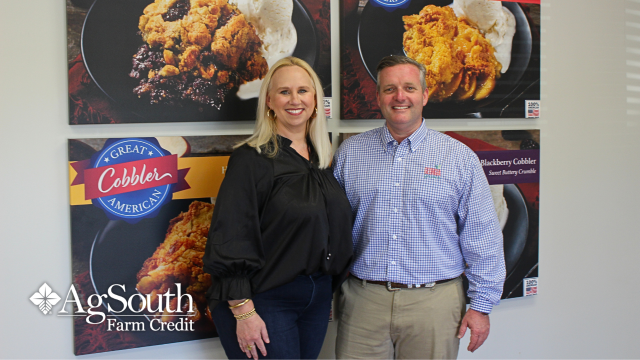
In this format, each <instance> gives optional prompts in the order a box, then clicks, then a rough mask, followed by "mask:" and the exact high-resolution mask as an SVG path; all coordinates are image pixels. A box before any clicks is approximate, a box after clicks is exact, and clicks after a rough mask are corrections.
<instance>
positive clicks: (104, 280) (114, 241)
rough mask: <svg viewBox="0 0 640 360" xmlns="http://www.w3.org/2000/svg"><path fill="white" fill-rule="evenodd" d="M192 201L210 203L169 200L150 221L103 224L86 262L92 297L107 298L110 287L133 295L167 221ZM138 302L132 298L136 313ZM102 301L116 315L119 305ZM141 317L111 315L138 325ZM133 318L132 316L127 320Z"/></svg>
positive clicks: (159, 242) (138, 315) (108, 300)
mask: <svg viewBox="0 0 640 360" xmlns="http://www.w3.org/2000/svg"><path fill="white" fill-rule="evenodd" d="M195 200H199V201H202V202H210V201H209V199H208V198H207V199H188V200H173V201H170V202H168V203H167V204H166V205H165V206H164V207H163V208H162V210H160V213H159V214H158V216H156V217H154V218H151V219H143V220H142V221H140V222H138V223H136V224H129V223H127V222H125V221H122V220H118V221H110V222H109V223H107V225H106V226H105V228H104V229H103V230H101V231H99V232H98V234H97V235H96V237H95V240H94V242H93V246H92V247H91V256H90V259H89V266H90V267H89V269H90V274H91V282H92V283H93V286H94V289H95V291H96V294H98V295H103V294H107V291H108V289H109V287H110V286H111V285H113V284H121V285H124V286H125V288H126V291H122V289H121V288H119V287H114V288H113V290H114V292H115V293H116V294H118V295H120V296H123V297H125V298H127V299H128V298H129V297H130V296H131V295H134V294H137V293H138V291H137V290H136V284H137V283H138V281H137V279H136V275H137V274H138V271H140V269H141V268H142V264H143V263H144V262H145V260H147V259H148V258H149V257H150V256H151V255H153V252H154V251H156V249H157V248H158V245H160V244H161V243H162V242H163V241H164V239H165V235H166V233H167V228H168V227H169V222H170V221H171V219H173V218H175V217H176V216H178V215H179V214H180V213H181V212H183V211H187V210H188V209H189V205H190V204H191V203H192V202H193V201H195ZM185 290H186V289H185ZM139 300H140V299H139V297H138V296H136V297H134V301H133V306H134V308H136V309H137V308H138V304H139ZM104 301H105V303H106V304H110V305H111V307H112V309H114V310H116V311H119V310H120V309H122V304H121V303H120V302H119V301H117V300H114V299H112V298H111V297H108V298H106V299H104ZM106 304H105V306H106ZM142 314H143V313H137V314H135V313H133V312H131V311H128V310H125V311H124V312H122V313H117V314H115V313H113V315H115V316H116V317H117V318H119V319H120V320H121V321H141V320H142V319H143V318H145V316H143V315H142ZM133 315H136V316H135V317H133V318H131V317H129V316H133Z"/></svg>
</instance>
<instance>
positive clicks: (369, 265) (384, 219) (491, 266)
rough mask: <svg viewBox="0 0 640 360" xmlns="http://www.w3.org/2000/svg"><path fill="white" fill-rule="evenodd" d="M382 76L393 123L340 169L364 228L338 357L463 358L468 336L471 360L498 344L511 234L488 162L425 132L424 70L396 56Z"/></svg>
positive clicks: (345, 298) (356, 232)
mask: <svg viewBox="0 0 640 360" xmlns="http://www.w3.org/2000/svg"><path fill="white" fill-rule="evenodd" d="M377 71H378V79H377V80H378V85H377V99H378V104H379V105H380V109H381V111H382V114H383V115H384V118H385V119H386V124H385V126H383V127H381V128H378V129H374V130H371V131H368V132H365V133H363V134H359V135H356V136H353V137H351V138H349V139H347V140H346V141H345V142H344V143H343V144H342V146H340V148H339V149H338V151H337V153H336V155H335V160H334V175H335V177H336V178H337V179H338V182H339V183H340V185H341V186H342V187H343V188H344V190H345V191H346V193H347V197H348V198H349V201H350V203H351V207H352V209H353V212H354V217H355V223H354V228H353V241H354V263H353V265H352V268H351V276H350V277H349V279H348V280H347V281H346V282H345V283H344V284H343V285H342V288H341V294H340V297H339V302H338V313H339V319H340V322H339V324H338V338H337V343H336V355H337V358H338V359H344V358H386V359H389V358H455V357H457V355H458V347H459V342H460V338H462V336H464V334H465V332H466V330H467V328H469V329H470V331H471V341H470V343H469V346H468V348H467V349H468V350H469V351H472V352H473V351H475V350H476V349H478V347H480V345H482V343H483V342H484V341H485V339H486V338H487V336H488V335H489V315H488V314H489V313H490V312H491V309H492V307H493V305H496V304H498V302H499V300H500V296H501V294H502V286H503V283H504V277H505V265H504V252H503V246H502V232H501V230H500V226H499V224H498V219H497V217H496V213H495V210H494V208H493V202H492V200H491V193H490V190H489V185H488V183H487V179H486V177H485V175H484V172H483V170H482V167H481V165H480V162H479V161H478V157H477V156H476V155H475V153H474V152H473V151H471V150H470V149H469V148H468V147H466V146H465V145H463V144H461V143H460V142H458V141H456V140H454V139H452V138H451V137H449V136H447V135H444V134H441V133H439V132H437V131H434V130H430V129H428V128H426V127H425V124H424V121H423V119H422V108H423V107H424V106H425V105H426V104H427V101H428V97H429V92H428V89H427V86H426V81H425V68H424V66H422V65H421V64H419V63H417V62H416V61H414V60H412V59H410V58H407V57H404V56H389V57H386V58H384V59H382V61H381V62H380V64H379V65H378V69H377ZM463 272H464V273H465V275H466V277H467V278H468V280H469V291H468V294H469V297H470V298H471V306H470V309H469V310H468V311H466V313H465V309H466V304H465V297H464V293H463V292H464V291H463V287H462V278H461V275H462V273H463Z"/></svg>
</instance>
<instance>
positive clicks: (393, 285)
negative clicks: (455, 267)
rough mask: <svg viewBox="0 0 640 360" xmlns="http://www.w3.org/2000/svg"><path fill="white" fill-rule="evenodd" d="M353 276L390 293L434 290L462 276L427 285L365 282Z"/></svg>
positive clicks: (357, 278)
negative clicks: (403, 290)
mask: <svg viewBox="0 0 640 360" xmlns="http://www.w3.org/2000/svg"><path fill="white" fill-rule="evenodd" d="M351 276H353V277H354V278H355V279H356V280H359V281H364V282H366V283H368V284H375V285H382V286H386V287H387V290H389V291H398V290H401V289H422V288H432V287H434V286H436V285H440V284H444V283H446V282H449V281H452V280H455V279H457V278H459V277H460V276H457V277H455V278H453V279H446V280H438V281H434V282H430V283H427V284H409V285H407V284H401V283H396V282H392V281H375V280H363V279H360V278H359V277H357V276H354V275H353V274H351Z"/></svg>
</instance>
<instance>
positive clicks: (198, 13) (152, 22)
mask: <svg viewBox="0 0 640 360" xmlns="http://www.w3.org/2000/svg"><path fill="white" fill-rule="evenodd" d="M138 28H139V29H140V32H139V34H140V35H142V38H143V40H144V41H145V44H143V45H142V46H140V47H139V48H138V52H137V53H136V54H135V55H134V56H133V69H132V70H131V73H130V74H129V76H131V77H133V78H136V79H140V84H139V85H138V86H137V87H136V88H135V89H134V90H133V91H134V93H135V94H136V95H138V97H139V98H146V99H148V100H149V102H150V103H151V104H168V105H184V104H185V103H187V102H195V103H197V104H203V105H209V106H212V107H215V108H218V109H219V108H220V106H221V105H222V103H223V102H224V99H225V96H226V95H227V94H228V93H229V92H231V91H232V90H233V89H237V88H238V86H240V85H242V84H244V83H246V82H249V81H252V80H256V79H262V78H263V77H264V76H265V75H266V73H267V71H268V69H269V68H268V64H267V61H266V60H265V58H264V57H263V56H262V54H261V52H260V48H261V47H262V41H261V40H260V38H259V37H258V35H257V34H256V30H255V28H254V27H253V25H251V24H250V23H249V22H247V20H246V18H245V16H244V15H243V14H242V13H241V12H240V10H238V8H237V7H236V6H235V5H232V4H229V3H228V2H227V0H155V2H154V3H152V4H149V5H148V6H147V7H146V8H145V9H144V15H142V16H141V17H140V23H139V25H138Z"/></svg>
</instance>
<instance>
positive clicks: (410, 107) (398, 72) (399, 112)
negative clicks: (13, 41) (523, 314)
mask: <svg viewBox="0 0 640 360" xmlns="http://www.w3.org/2000/svg"><path fill="white" fill-rule="evenodd" d="M420 81H421V79H420V71H419V70H418V68H417V67H415V66H413V65H411V64H401V65H395V66H392V67H388V68H384V69H382V71H380V84H379V85H380V91H379V92H378V94H377V98H378V105H379V106H380V110H381V111H382V115H383V116H384V118H385V119H386V120H387V126H388V127H390V130H397V131H396V132H405V131H407V130H415V129H417V128H418V127H419V126H420V124H421V123H422V108H423V107H424V106H425V105H427V101H428V100H429V91H428V90H427V89H422V85H421V83H420Z"/></svg>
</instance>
